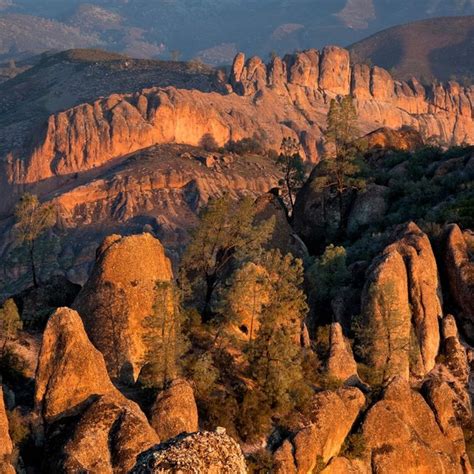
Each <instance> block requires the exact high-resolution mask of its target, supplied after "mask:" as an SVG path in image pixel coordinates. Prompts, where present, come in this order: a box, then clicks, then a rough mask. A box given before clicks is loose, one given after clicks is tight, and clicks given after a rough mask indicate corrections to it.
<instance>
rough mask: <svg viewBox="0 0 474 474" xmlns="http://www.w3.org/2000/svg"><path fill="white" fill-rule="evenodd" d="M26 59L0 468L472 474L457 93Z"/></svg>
mask: <svg viewBox="0 0 474 474" xmlns="http://www.w3.org/2000/svg"><path fill="white" fill-rule="evenodd" d="M63 3H64V2H61V5H62V8H63V10H62V15H64V18H70V17H69V15H73V18H74V22H75V25H76V26H75V27H74V28H80V29H81V31H82V30H87V31H90V32H91V34H93V32H94V31H95V30H94V29H95V28H96V27H97V25H98V24H100V25H102V27H103V28H105V29H107V28H110V29H115V28H118V25H120V24H121V23H120V22H121V20H120V18H119V17H118V16H117V15H118V14H119V13H118V12H119V11H120V10H119V9H118V7H117V3H116V2H102V3H101V4H100V8H102V9H105V10H107V9H109V10H111V11H112V10H113V12H114V13H116V14H111V13H107V12H105V10H100V9H99V11H98V10H97V9H94V6H92V7H87V8H80V9H79V10H77V9H76V8H75V5H72V4H71V5H64V4H63ZM140 3H141V2H125V3H124V5H125V6H124V8H131V9H133V8H138V6H139V4H140ZM238 3H239V2H237V1H236V2H232V4H238ZM302 3H303V2H302ZM362 3H363V5H364V8H365V10H364V11H365V12H366V15H358V16H357V15H356V14H355V13H354V12H360V11H361V10H360V8H359V7H360V3H359V2H353V1H349V2H341V5H338V6H337V11H336V12H337V13H338V16H337V18H338V20H337V21H343V22H344V23H345V24H347V25H350V26H351V27H352V28H356V27H357V28H360V27H365V26H364V25H365V24H366V23H370V21H374V20H373V18H374V17H377V15H378V14H379V11H380V10H379V9H377V8H376V7H377V2H362ZM402 3H403V2H402ZM429 3H430V2H426V3H425V2H423V4H424V7H425V8H426V7H427V6H428V4H429ZM24 4H25V3H23V5H24ZM160 4H161V3H160ZM19 5H22V2H20V1H18V2H17V4H16V6H15V7H13V8H18V7H19ZM167 5H168V4H167ZM172 5H173V6H174V7H176V8H177V7H179V6H180V5H181V3H180V2H174V3H173V4H172ZM437 5H438V6H439V5H440V4H437ZM457 5H460V4H459V3H457ZM463 5H464V7H465V9H468V8H469V5H468V4H467V3H466V4H463ZM30 6H31V8H33V7H35V8H36V9H38V10H36V11H35V12H38V11H40V10H41V3H38V4H36V5H30ZM181 6H182V5H181ZM326 6H328V5H326ZM6 7H7V8H10V6H9V5H6ZM96 7H97V5H96ZM114 8H115V9H114ZM167 8H171V7H170V6H169V5H168V7H167ZM255 8H257V7H255ZM328 8H329V7H328ZM331 8H336V7H334V6H333V7H331ZM404 8H405V4H404V3H403V4H402V5H401V9H402V11H403V9H404ZM434 8H436V6H435V7H434ZM440 8H441V7H440ZM433 12H434V11H433ZM64 18H63V19H64ZM99 20H100V21H99ZM71 21H72V20H71ZM38 61H39V62H38V63H37V64H36V65H34V66H33V67H31V68H29V69H28V70H27V71H25V72H23V73H21V74H19V75H17V76H16V77H15V78H13V79H12V80H9V81H6V82H4V83H3V84H1V85H0V189H1V191H2V197H3V199H2V200H1V201H0V219H1V220H0V262H1V263H0V472H6V473H10V472H15V471H16V472H20V473H23V472H28V473H32V474H36V473H53V474H54V473H67V474H69V473H71V474H73V473H78V472H90V473H93V474H95V473H97V474H102V473H117V474H121V473H124V474H125V473H129V472H132V473H180V472H196V473H201V472H209V473H216V474H217V473H242V474H243V473H247V472H248V473H262V474H263V473H278V474H306V473H324V474H342V473H348V472H349V473H357V474H369V473H370V474H372V473H374V474H375V473H381V474H391V473H393V474H395V473H397V474H398V473H400V472H403V473H413V474H414V473H425V472H426V473H440V474H444V473H459V474H470V473H471V472H472V466H473V463H474V418H473V410H472V403H473V397H474V349H473V347H474V287H473V286H474V261H473V258H474V234H473V230H474V188H473V186H474V119H473V117H474V114H473V107H474V89H473V88H472V86H465V85H460V84H459V83H457V82H455V81H449V82H445V83H439V82H434V83H433V84H431V85H422V84H421V82H420V81H419V80H417V79H415V78H413V79H409V80H408V81H400V80H397V79H394V78H392V76H391V75H390V74H389V73H388V72H387V71H386V70H385V69H382V68H381V67H378V66H368V65H365V64H354V63H352V62H351V59H350V53H349V51H347V50H345V49H342V48H339V47H336V46H329V47H325V48H324V49H322V50H321V51H318V50H315V49H311V50H305V51H301V52H298V53H294V54H288V55H286V56H284V57H283V58H280V57H278V56H274V57H273V58H272V59H271V61H270V62H269V63H268V64H265V62H264V61H263V60H262V59H260V58H259V57H251V58H246V57H245V55H244V54H243V53H240V54H237V55H236V57H235V59H234V61H233V65H232V67H231V68H229V69H213V68H210V67H205V66H203V65H202V64H200V63H197V62H194V63H184V62H183V63H179V62H172V63H169V62H164V61H155V60H153V61H152V60H138V59H129V58H127V57H124V56H122V55H119V54H116V53H106V52H104V51H100V50H84V49H81V50H70V51H66V52H63V53H59V54H52V55H45V56H43V57H42V58H40V59H39V60H38ZM348 96H352V99H350V97H349V98H348ZM334 123H336V126H337V127H340V128H341V129H342V130H343V132H340V131H338V133H346V136H345V137H342V138H341V136H339V135H338V138H334V137H333V135H332V134H333V133H334ZM290 139H291V140H290ZM288 163H289V164H288ZM30 193H31V194H30Z"/></svg>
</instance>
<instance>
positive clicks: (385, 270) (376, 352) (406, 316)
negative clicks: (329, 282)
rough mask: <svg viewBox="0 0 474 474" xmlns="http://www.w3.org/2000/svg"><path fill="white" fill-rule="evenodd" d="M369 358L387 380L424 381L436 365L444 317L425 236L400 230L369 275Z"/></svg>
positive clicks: (409, 228)
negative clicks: (420, 378) (418, 379)
mask: <svg viewBox="0 0 474 474" xmlns="http://www.w3.org/2000/svg"><path fill="white" fill-rule="evenodd" d="M362 314H363V318H364V324H365V327H366V331H367V333H366V335H365V336H367V341H366V342H367V344H368V345H369V347H370V349H369V352H370V356H369V359H370V360H371V365H372V366H373V367H374V368H375V370H377V371H380V372H381V373H383V377H384V378H385V379H386V380H388V379H389V378H390V377H392V376H401V377H403V378H405V379H406V380H408V378H409V375H410V373H412V374H413V375H415V376H419V377H423V376H424V375H425V374H427V373H428V372H429V371H430V370H431V369H433V367H434V366H435V358H436V356H437V354H438V351H439V347H440V334H439V320H440V318H441V317H442V299H441V286H440V281H439V277H438V268H437V265H436V260H435V257H434V254H433V250H432V248H431V244H430V241H429V239H428V237H427V236H426V235H425V234H424V233H423V232H422V231H421V230H420V229H419V228H418V227H417V226H416V225H415V224H414V223H409V224H407V225H406V226H402V227H400V228H399V229H398V230H397V232H396V234H395V235H394V243H393V244H391V245H389V246H388V247H386V248H385V250H384V251H383V252H382V255H381V256H380V257H378V258H377V259H375V261H374V262H373V263H372V266H371V268H370V269H369V271H368V279H367V281H366V284H365V287H364V292H363V296H362Z"/></svg>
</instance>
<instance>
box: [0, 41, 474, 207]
mask: <svg viewBox="0 0 474 474" xmlns="http://www.w3.org/2000/svg"><path fill="white" fill-rule="evenodd" d="M229 83H230V86H231V88H233V92H232V93H230V94H227V95H222V94H219V93H216V92H211V93H209V92H202V91H198V90H184V89H175V88H173V87H167V88H151V89H144V90H142V91H137V92H136V93H134V94H124V95H118V94H114V95H111V96H109V97H106V98H102V99H98V100H96V101H95V102H91V103H87V104H83V105H79V106H77V107H74V108H73V109H70V110H66V111H64V112H59V113H57V114H56V115H52V116H51V117H50V118H49V119H48V121H47V123H46V125H45V130H44V133H42V134H41V135H38V136H37V137H36V140H35V141H34V145H33V147H32V150H30V151H28V152H26V153H25V150H24V149H22V147H21V146H20V147H19V146H18V143H21V141H22V139H21V138H19V137H18V134H20V136H21V134H22V133H23V132H22V131H21V129H18V130H16V129H13V130H9V129H8V127H6V128H5V129H4V130H3V132H0V141H4V143H5V147H4V148H5V152H4V155H3V158H4V159H3V160H2V165H3V171H2V175H4V176H5V177H6V180H5V185H7V186H8V187H9V189H13V190H18V189H19V188H18V187H19V186H20V185H21V184H25V183H29V184H31V185H33V184H35V183H39V182H40V181H44V180H46V179H48V178H54V177H58V176H63V177H64V176H66V175H70V174H73V173H76V172H79V173H84V172H85V171H87V170H92V169H93V168H96V167H98V166H102V165H105V164H107V163H109V162H110V161H111V160H113V159H115V158H117V157H121V156H123V155H126V154H128V153H132V152H134V151H137V150H140V149H143V148H146V147H149V146H152V145H156V144H161V143H170V142H176V143H186V144H191V145H197V144H199V143H200V141H201V139H202V137H203V136H205V135H207V134H211V135H213V137H214V138H215V140H216V142H217V143H218V144H219V145H223V144H224V143H226V142H227V141H229V140H231V139H232V140H238V139H241V138H244V137H252V136H253V135H254V134H255V133H260V132H264V135H265V136H266V139H265V142H266V143H265V145H266V146H267V147H269V148H274V149H277V150H278V149H279V146H280V143H281V140H282V138H283V137H285V136H293V137H298V138H300V140H301V142H302V143H303V148H304V150H303V151H304V154H305V155H306V158H307V159H309V160H311V161H313V162H315V161H317V159H318V153H317V145H318V144H320V141H321V129H322V128H323V127H324V123H325V115H326V113H327V110H328V105H329V100H330V99H331V98H333V97H335V96H336V95H347V94H349V93H352V94H353V95H354V96H355V98H356V102H357V108H358V111H359V116H360V120H361V126H362V129H363V131H365V132H371V131H373V130H375V129H379V128H380V127H383V126H385V127H390V128H394V129H398V128H400V127H402V126H404V125H406V126H411V127H414V128H415V129H417V130H419V131H420V132H421V134H422V135H423V136H424V137H425V138H428V137H440V139H442V140H444V141H446V142H451V141H454V142H456V143H461V142H464V141H467V142H469V141H472V137H473V136H474V120H473V119H472V105H471V104H472V102H473V98H472V97H473V89H472V87H470V88H469V87H468V88H464V87H461V86H460V85H459V84H457V83H455V82H449V83H448V84H447V85H445V86H443V85H433V86H431V87H428V88H425V87H424V86H422V85H421V84H420V83H419V82H417V81H416V80H412V81H409V82H407V83H405V82H398V81H394V80H393V79H392V78H391V77H390V75H389V74H388V73H387V72H386V71H385V70H383V69H381V68H378V67H373V68H368V67H366V66H360V65H356V66H351V65H350V61H349V53H348V51H346V50H344V49H341V48H338V47H334V46H331V47H327V48H325V49H324V50H323V51H322V52H321V53H319V52H318V51H316V50H308V51H304V52H300V53H297V54H295V55H288V56H285V58H284V59H283V60H280V59H275V60H273V62H272V63H271V65H270V66H268V67H267V66H266V65H265V64H264V63H263V62H262V60H261V59H259V58H256V57H253V58H250V59H249V60H247V61H246V60H245V57H244V55H243V54H242V53H240V54H239V55H238V56H237V57H236V59H235V61H234V64H233V67H232V69H231V74H230V78H229ZM309 117H311V118H309ZM25 156H26V157H25ZM23 157H25V158H23ZM38 189H40V187H38ZM5 205H6V206H8V205H9V204H8V203H5V204H4V207H3V209H2V211H3V212H4V211H5V210H6V209H5Z"/></svg>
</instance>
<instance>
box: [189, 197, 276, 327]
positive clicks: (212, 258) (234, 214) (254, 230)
mask: <svg viewBox="0 0 474 474" xmlns="http://www.w3.org/2000/svg"><path fill="white" fill-rule="evenodd" d="M255 214H256V210H255V206H254V202H253V200H252V199H250V198H245V199H243V200H241V201H234V200H233V199H232V198H231V197H230V196H228V195H226V196H224V197H222V198H219V199H215V200H212V201H210V202H209V205H208V207H207V208H206V209H205V210H204V212H203V213H202V214H201V219H200V223H199V225H198V227H197V228H196V229H195V231H194V232H193V236H192V239H191V242H190V243H189V245H188V247H187V248H186V251H185V253H184V256H183V259H182V262H181V268H180V286H181V289H182V290H183V291H184V294H185V297H186V298H187V299H188V301H189V302H190V303H192V304H193V305H195V306H197V308H198V309H199V310H200V311H202V314H203V316H204V320H206V321H209V320H210V319H211V318H212V316H213V315H214V313H213V308H212V305H213V299H214V296H215V294H216V290H217V289H218V288H219V287H220V286H221V285H222V284H223V282H224V281H225V279H226V278H227V277H228V275H229V274H230V273H231V272H230V270H231V267H232V265H233V264H237V263H239V262H243V261H245V260H251V259H252V257H253V256H255V255H257V254H258V253H259V252H260V251H261V249H262V246H263V245H264V244H265V243H266V242H267V241H268V239H269V238H270V235H271V232H272V231H273V226H274V223H273V220H268V221H264V222H262V223H260V224H255V222H254V221H255Z"/></svg>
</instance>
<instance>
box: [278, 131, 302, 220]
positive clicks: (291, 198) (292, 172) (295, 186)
mask: <svg viewBox="0 0 474 474" xmlns="http://www.w3.org/2000/svg"><path fill="white" fill-rule="evenodd" d="M278 165H279V167H280V169H281V170H282V172H283V179H282V181H281V183H282V185H283V186H284V188H285V191H284V199H285V200H287V201H288V204H289V210H290V212H291V213H293V211H294V207H295V197H296V193H297V192H298V190H299V189H300V188H301V186H302V185H303V183H304V178H305V171H304V164H303V160H302V159H301V155H300V144H299V142H298V140H296V139H294V138H291V137H286V138H284V139H283V141H282V142H281V148H280V156H279V157H278Z"/></svg>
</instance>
